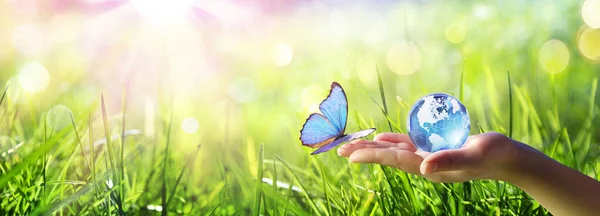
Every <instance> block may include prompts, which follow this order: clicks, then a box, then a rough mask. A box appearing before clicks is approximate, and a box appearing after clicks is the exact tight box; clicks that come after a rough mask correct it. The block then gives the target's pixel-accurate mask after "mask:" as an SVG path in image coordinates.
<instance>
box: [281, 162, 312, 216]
mask: <svg viewBox="0 0 600 216" xmlns="http://www.w3.org/2000/svg"><path fill="white" fill-rule="evenodd" d="M275 158H277V160H279V161H280V162H281V163H282V164H283V166H285V168H287V170H288V171H289V172H290V173H291V174H292V176H294V179H296V180H297V181H298V184H299V185H300V188H301V189H302V194H303V195H304V197H305V198H306V200H307V201H308V203H309V204H310V207H311V208H312V210H313V211H314V213H315V214H317V215H321V212H319V209H318V208H317V205H315V203H314V202H313V200H312V199H311V198H310V196H309V195H308V191H307V190H306V187H304V184H302V182H301V181H300V179H299V178H298V176H297V175H296V173H294V171H293V170H292V168H291V167H290V166H289V165H288V164H287V163H286V162H285V161H284V160H283V159H282V158H281V157H279V156H275ZM290 187H291V186H290Z"/></svg>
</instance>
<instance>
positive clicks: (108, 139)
mask: <svg viewBox="0 0 600 216" xmlns="http://www.w3.org/2000/svg"><path fill="white" fill-rule="evenodd" d="M101 103H102V121H103V122H104V135H105V137H106V148H107V149H108V160H109V163H110V169H111V171H110V172H112V173H113V176H114V181H115V184H114V185H115V186H117V187H121V181H120V179H119V175H118V174H117V173H118V170H117V166H116V165H115V160H116V159H115V156H114V151H113V146H112V138H111V135H110V128H109V126H108V117H107V115H106V103H105V102H104V94H102V96H101ZM119 196H120V195H119ZM117 201H118V202H117V208H119V212H121V211H122V210H123V203H121V199H118V200H117Z"/></svg>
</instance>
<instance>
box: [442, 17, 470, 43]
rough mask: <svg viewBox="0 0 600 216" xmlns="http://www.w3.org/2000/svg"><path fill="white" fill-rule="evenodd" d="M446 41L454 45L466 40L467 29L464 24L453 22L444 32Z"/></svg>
mask: <svg viewBox="0 0 600 216" xmlns="http://www.w3.org/2000/svg"><path fill="white" fill-rule="evenodd" d="M444 33H445V36H446V39H448V41H450V42H452V43H460V42H462V41H463V40H465V36H466V34H467V29H466V27H465V23H464V22H453V23H450V25H448V26H447V27H446V31H445V32H444Z"/></svg>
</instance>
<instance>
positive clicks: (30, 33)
mask: <svg viewBox="0 0 600 216" xmlns="http://www.w3.org/2000/svg"><path fill="white" fill-rule="evenodd" d="M43 35H44V34H42V31H41V30H40V28H39V26H37V25H34V24H24V25H20V26H17V27H15V29H14V30H13V32H12V35H11V42H12V44H13V46H14V48H15V49H16V50H17V51H18V52H19V53H21V54H24V55H35V54H38V53H40V52H41V51H42V49H43V45H44V37H43Z"/></svg>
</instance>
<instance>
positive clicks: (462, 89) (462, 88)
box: [458, 58, 467, 103]
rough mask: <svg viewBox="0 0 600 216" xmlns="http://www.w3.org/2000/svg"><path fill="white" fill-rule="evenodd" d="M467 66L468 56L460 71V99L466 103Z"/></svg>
mask: <svg viewBox="0 0 600 216" xmlns="http://www.w3.org/2000/svg"><path fill="white" fill-rule="evenodd" d="M466 67H467V58H465V61H464V62H463V68H462V70H461V72H460V90H459V92H458V100H460V101H461V102H463V103H464V100H465V93H464V92H465V70H466Z"/></svg>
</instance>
